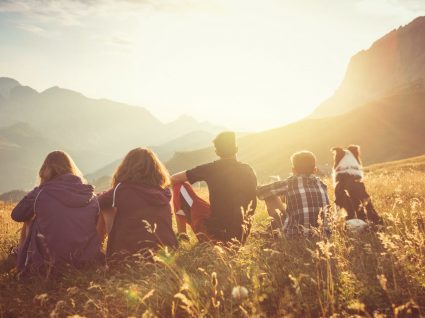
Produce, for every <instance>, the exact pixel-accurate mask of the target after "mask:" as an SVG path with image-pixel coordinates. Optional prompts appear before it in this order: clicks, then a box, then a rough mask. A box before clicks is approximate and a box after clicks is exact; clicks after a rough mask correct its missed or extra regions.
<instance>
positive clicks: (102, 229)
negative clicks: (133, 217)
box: [97, 185, 119, 239]
mask: <svg viewBox="0 0 425 318" xmlns="http://www.w3.org/2000/svg"><path fill="white" fill-rule="evenodd" d="M118 186H119V185H118ZM118 186H117V187H118ZM117 187H115V188H113V189H110V190H108V191H106V192H103V193H102V194H100V195H99V197H98V200H99V206H100V215H99V220H98V224H97V231H98V234H99V237H100V238H101V239H104V238H105V235H106V234H109V233H110V232H111V229H112V226H113V224H114V220H115V216H116V214H117V208H116V204H115V202H114V201H115V196H116V192H117V191H116V190H117Z"/></svg>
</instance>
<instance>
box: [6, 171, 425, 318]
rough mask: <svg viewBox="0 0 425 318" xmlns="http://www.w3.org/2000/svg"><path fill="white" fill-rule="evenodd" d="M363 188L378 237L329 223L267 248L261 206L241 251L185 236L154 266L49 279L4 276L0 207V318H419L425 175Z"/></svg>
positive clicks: (403, 175) (397, 175)
mask: <svg viewBox="0 0 425 318" xmlns="http://www.w3.org/2000/svg"><path fill="white" fill-rule="evenodd" d="M367 186H368V190H369V192H370V194H371V195H372V196H373V201H374V204H375V206H376V208H377V210H378V211H379V212H380V213H381V215H382V216H383V218H384V220H385V228H384V229H383V230H381V231H379V232H378V233H376V234H375V233H370V232H369V233H364V234H361V235H353V234H350V233H347V232H346V230H345V229H344V226H343V222H342V221H340V220H335V222H334V223H333V224H332V226H333V235H332V237H331V238H330V239H329V240H316V241H314V240H300V241H290V240H286V239H278V240H273V239H272V238H271V235H270V233H269V232H268V230H267V228H268V227H267V224H268V218H267V214H266V212H265V207H264V205H262V204H260V206H259V208H258V212H257V214H256V218H255V224H254V226H253V229H252V235H251V236H250V238H249V239H248V242H247V244H246V245H245V246H243V247H241V248H239V249H237V248H225V247H222V246H212V245H209V244H196V242H195V241H194V238H193V237H191V242H188V243H182V245H181V248H180V249H179V251H178V252H176V253H171V252H169V251H161V252H160V253H158V254H157V255H156V258H155V259H156V262H155V263H146V262H142V261H137V260H136V261H135V260H132V261H129V262H125V261H121V262H120V263H119V264H112V265H113V266H111V268H109V269H106V268H99V269H97V270H90V271H86V272H80V271H77V270H72V269H70V270H69V271H68V272H67V273H65V274H64V276H63V277H61V278H56V279H50V280H45V279H44V278H43V277H33V278H30V279H26V280H23V281H17V280H16V278H15V277H14V275H13V271H12V272H11V271H7V270H6V269H7V266H8V264H7V262H6V261H5V258H6V256H7V254H8V252H9V249H10V248H11V247H12V246H13V245H14V244H16V241H17V238H18V229H19V227H18V225H17V224H14V223H13V222H12V221H11V220H10V218H9V214H10V213H9V212H10V209H11V206H8V205H2V206H0V210H1V212H0V253H1V254H0V258H1V260H0V267H1V274H0V275H1V276H0V287H1V288H0V317H15V316H16V317H37V316H39V317H67V316H69V317H319V316H322V317H330V316H332V317H349V316H351V317H419V316H420V315H422V316H424V315H425V244H424V243H425V242H424V240H425V226H424V224H425V202H424V201H425V199H424V198H425V179H424V174H423V173H421V172H417V171H408V172H406V171H394V172H391V173H382V171H380V172H379V173H374V172H371V173H369V174H368V176H367ZM238 286H242V287H238ZM245 288H246V289H245ZM232 291H233V296H232ZM246 291H247V292H248V293H247V294H246Z"/></svg>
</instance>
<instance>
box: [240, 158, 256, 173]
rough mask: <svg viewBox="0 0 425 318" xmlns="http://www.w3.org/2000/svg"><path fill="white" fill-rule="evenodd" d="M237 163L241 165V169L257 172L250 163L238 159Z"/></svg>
mask: <svg viewBox="0 0 425 318" xmlns="http://www.w3.org/2000/svg"><path fill="white" fill-rule="evenodd" d="M237 164H238V165H239V166H240V167H241V169H244V170H246V171H249V172H252V173H255V171H254V168H252V167H251V165H250V164H248V163H246V162H241V161H237Z"/></svg>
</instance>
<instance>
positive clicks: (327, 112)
mask: <svg viewBox="0 0 425 318" xmlns="http://www.w3.org/2000/svg"><path fill="white" fill-rule="evenodd" d="M424 34H425V17H418V18H416V19H415V20H413V21H412V22H411V23H409V24H408V25H406V26H404V27H400V28H398V29H395V30H393V31H391V32H390V33H388V34H386V35H385V36H383V37H382V38H380V39H379V40H377V41H376V42H375V43H374V44H373V45H372V46H371V47H370V48H369V49H368V50H364V51H360V52H359V53H357V54H356V55H354V56H353V57H352V58H351V61H350V63H349V65H348V67H347V71H346V74H345V78H344V80H343V81H342V83H341V85H340V87H339V88H338V89H337V90H336V92H335V94H334V95H333V96H332V97H330V98H329V99H328V100H326V101H324V102H323V103H322V104H321V105H320V106H319V107H318V108H317V109H316V110H315V111H314V113H313V115H312V117H314V118H320V117H327V116H336V115H340V114H343V113H346V112H348V111H350V110H352V109H354V108H355V107H359V106H361V105H362V104H364V103H365V102H368V101H371V100H374V99H377V98H382V97H384V96H387V95H389V94H392V93H393V92H394V91H397V90H399V89H400V88H403V87H407V86H412V85H415V83H418V82H419V83H420V82H422V83H423V82H424V81H425V36H424Z"/></svg>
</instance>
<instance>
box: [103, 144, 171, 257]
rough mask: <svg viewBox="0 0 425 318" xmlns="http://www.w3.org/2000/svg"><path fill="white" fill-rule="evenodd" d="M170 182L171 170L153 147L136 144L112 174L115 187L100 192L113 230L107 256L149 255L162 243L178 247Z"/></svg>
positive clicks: (107, 220)
mask: <svg viewBox="0 0 425 318" xmlns="http://www.w3.org/2000/svg"><path fill="white" fill-rule="evenodd" d="M169 183H170V181H169V175H168V171H167V170H166V168H165V167H164V165H163V164H162V163H161V162H160V161H159V159H158V158H157V156H156V155H155V154H154V153H153V152H152V151H151V150H149V149H144V148H136V149H133V150H131V151H130V152H129V153H128V154H127V155H126V157H125V158H124V160H123V161H122V162H121V164H120V165H119V166H118V168H117V170H116V172H115V174H114V176H113V177H112V188H111V189H110V190H109V191H106V192H104V193H102V194H101V195H100V196H99V203H100V207H101V209H102V215H103V216H104V221H105V230H106V232H109V233H108V244H107V247H106V257H107V259H111V258H113V256H114V255H123V254H124V255H125V254H127V255H133V254H136V253H140V254H143V255H145V254H144V253H145V252H147V251H149V250H156V249H158V248H159V247H160V246H168V247H171V248H177V245H178V243H177V239H176V236H175V234H174V231H173V228H172V216H171V204H170V202H171V191H170V189H169V188H168V185H169ZM111 215H112V217H110V216H111ZM108 229H110V231H109V230H108Z"/></svg>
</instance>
